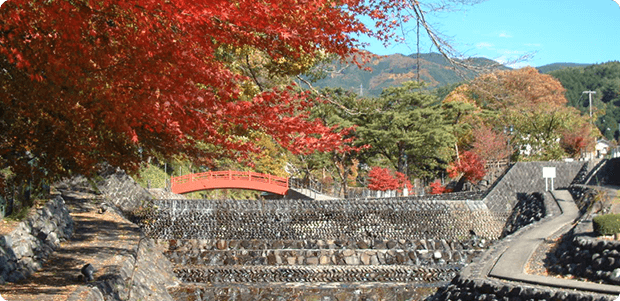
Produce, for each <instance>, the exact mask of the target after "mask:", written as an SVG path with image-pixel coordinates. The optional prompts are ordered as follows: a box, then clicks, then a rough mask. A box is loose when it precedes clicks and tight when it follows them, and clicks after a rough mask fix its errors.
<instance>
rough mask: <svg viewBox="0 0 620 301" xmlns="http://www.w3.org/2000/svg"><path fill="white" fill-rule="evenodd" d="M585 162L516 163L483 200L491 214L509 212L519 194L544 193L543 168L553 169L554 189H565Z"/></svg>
mask: <svg viewBox="0 0 620 301" xmlns="http://www.w3.org/2000/svg"><path fill="white" fill-rule="evenodd" d="M585 164H587V163H585V162H518V163H516V164H515V165H514V166H513V167H512V168H510V170H509V171H508V172H507V173H506V174H505V175H504V177H502V178H501V179H500V181H499V182H497V184H496V185H495V186H494V187H493V188H492V190H491V191H490V192H489V193H488V194H487V195H486V197H485V198H484V201H485V203H486V204H487V206H488V208H489V210H490V211H492V212H511V211H512V208H514V206H515V205H516V204H517V202H518V201H519V199H518V197H517V196H518V195H519V194H530V193H533V192H543V191H545V180H544V179H543V178H542V168H543V167H555V168H556V178H555V179H554V187H555V189H566V188H568V187H569V186H570V185H571V184H572V183H573V181H574V180H575V179H576V177H577V175H579V174H580V172H581V171H582V170H583V168H584V165H585Z"/></svg>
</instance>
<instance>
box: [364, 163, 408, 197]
mask: <svg viewBox="0 0 620 301" xmlns="http://www.w3.org/2000/svg"><path fill="white" fill-rule="evenodd" d="M405 186H406V187H407V189H408V190H411V188H412V187H413V185H411V182H410V181H409V179H408V178H407V176H406V175H405V174H403V173H401V172H395V173H393V172H392V171H390V169H388V168H382V167H378V166H374V167H373V168H372V169H371V170H370V172H369V173H368V189H371V190H379V191H387V190H397V191H399V192H402V191H403V188H404V187H405Z"/></svg>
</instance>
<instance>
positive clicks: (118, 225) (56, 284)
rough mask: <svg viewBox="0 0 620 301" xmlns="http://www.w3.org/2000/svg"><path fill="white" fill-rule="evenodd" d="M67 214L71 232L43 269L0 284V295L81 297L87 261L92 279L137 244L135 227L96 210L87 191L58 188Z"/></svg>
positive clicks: (36, 299)
mask: <svg viewBox="0 0 620 301" xmlns="http://www.w3.org/2000/svg"><path fill="white" fill-rule="evenodd" d="M62 195H63V199H64V200H65V202H66V203H67V206H68V207H69V210H70V211H71V216H72V217H73V219H74V222H75V232H74V234H73V236H72V237H71V239H70V240H68V241H65V242H63V243H61V248H60V249H59V250H57V251H56V252H54V253H53V254H52V255H51V256H50V258H49V259H48V260H47V261H46V262H45V263H44V264H43V269H42V270H41V271H38V272H37V273H35V274H33V275H32V276H30V277H29V278H28V279H26V280H24V281H21V282H19V283H6V284H5V285H1V286H0V295H1V296H2V297H3V298H4V299H6V300H9V301H12V300H32V301H47V300H71V301H74V300H76V301H77V300H83V299H84V298H85V297H86V296H87V295H88V294H89V290H88V286H89V285H93V284H92V283H91V284H86V283H84V282H83V281H78V279H77V277H78V275H80V269H81V268H82V266H84V265H85V264H87V263H90V264H92V265H93V266H94V267H95V269H96V270H97V271H96V273H95V279H96V280H97V279H102V278H105V277H106V275H108V274H113V273H115V272H116V271H118V269H120V266H121V258H122V257H121V256H117V255H120V254H127V252H131V251H132V250H130V249H128V248H127V246H137V245H138V239H139V229H138V227H137V226H135V225H134V224H131V223H129V222H127V221H126V220H124V219H123V218H121V217H120V216H119V215H118V214H116V213H114V212H113V211H111V210H109V211H106V212H104V213H99V212H98V211H99V208H98V204H99V203H100V202H101V200H100V199H99V197H98V196H97V195H95V194H93V193H91V192H79V191H62Z"/></svg>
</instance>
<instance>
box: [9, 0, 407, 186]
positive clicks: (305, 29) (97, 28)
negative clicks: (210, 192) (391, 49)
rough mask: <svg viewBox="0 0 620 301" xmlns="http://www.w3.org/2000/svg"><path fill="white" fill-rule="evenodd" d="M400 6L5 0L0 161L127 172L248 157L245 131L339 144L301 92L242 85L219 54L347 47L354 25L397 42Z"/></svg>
mask: <svg viewBox="0 0 620 301" xmlns="http://www.w3.org/2000/svg"><path fill="white" fill-rule="evenodd" d="M402 5H405V1H382V0H375V1H361V0H344V1H337V2H334V1H330V0H302V1H297V0H266V1H253V0H252V1H250V0H237V1H229V0H196V1H160V0H149V1H147V0H106V1H88V0H72V1H68V0H54V1H37V0H9V1H7V2H6V3H4V4H3V5H2V8H1V9H0V90H1V91H2V92H1V93H0V155H1V159H0V168H5V167H11V168H12V169H13V171H14V173H15V174H17V175H21V174H24V175H28V174H31V172H33V171H34V172H36V171H42V172H44V173H46V174H48V175H55V176H64V175H69V174H71V173H85V174H89V173H90V172H92V171H94V168H95V166H96V163H99V162H102V161H107V162H108V163H110V164H112V165H115V166H118V167H121V168H125V169H135V168H137V166H138V164H139V162H140V161H141V160H142V158H143V157H146V156H148V155H153V154H157V155H163V156H165V157H170V156H172V155H174V154H184V155H186V156H187V157H189V158H191V159H194V160H198V159H202V160H203V161H206V162H203V163H208V160H209V158H213V157H215V156H229V157H238V158H243V157H244V154H247V153H250V152H257V151H258V150H259V148H258V147H257V146H256V145H255V144H254V143H253V141H251V139H248V137H249V135H246V133H249V132H252V131H260V132H264V133H266V134H267V135H270V136H271V137H272V138H273V139H274V140H275V141H276V142H278V143H279V144H281V145H283V146H284V147H286V148H288V149H290V150H292V151H294V152H309V151H314V150H319V151H328V150H332V149H335V148H337V147H338V146H339V145H341V143H342V141H343V139H342V137H343V135H346V133H347V132H348V130H347V129H344V130H342V131H338V130H335V128H330V127H327V126H325V125H324V124H323V123H322V122H320V121H317V120H311V119H309V118H308V113H307V112H308V108H309V107H310V106H311V105H312V103H313V102H314V100H313V99H310V98H309V97H308V95H307V94H305V93H298V92H296V90H295V89H294V88H292V87H289V88H282V89H272V90H266V91H261V92H260V93H257V94H255V95H247V94H244V91H243V89H242V84H243V83H244V82H248V81H249V80H250V79H249V78H247V77H246V76H244V75H241V74H240V73H238V72H235V71H234V70H233V69H232V68H230V66H229V65H227V63H226V60H225V59H223V57H224V56H226V52H227V51H228V50H230V49H240V48H252V49H256V50H258V51H261V52H262V53H264V54H265V55H266V56H268V57H269V58H271V59H272V60H273V61H293V62H294V61H296V60H299V59H301V58H302V56H306V57H307V56H309V57H314V56H317V55H319V53H321V54H325V53H327V54H335V55H337V56H339V57H341V58H343V59H344V58H348V57H350V56H355V55H358V54H359V53H360V52H359V51H358V50H357V49H356V46H358V45H359V42H358V40H356V39H355V38H353V37H352V36H353V34H368V35H371V36H375V37H378V38H379V39H381V40H382V41H385V40H387V39H389V38H391V37H392V36H393V31H391V27H392V26H393V25H394V24H395V23H394V22H391V21H390V20H391V18H392V15H393V14H391V13H390V12H393V11H398V10H399V8H400V7H402ZM360 16H369V17H370V18H372V19H373V20H375V21H377V26H378V30H376V31H375V32H371V31H370V30H369V29H368V28H367V27H366V26H364V24H362V22H361V21H360V19H359V17H360ZM33 166H37V167H38V168H36V169H33V168H32V167H33Z"/></svg>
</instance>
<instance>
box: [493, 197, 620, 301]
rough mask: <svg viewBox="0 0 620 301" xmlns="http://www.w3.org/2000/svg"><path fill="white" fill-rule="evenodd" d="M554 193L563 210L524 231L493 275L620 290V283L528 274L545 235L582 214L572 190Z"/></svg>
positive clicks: (607, 291)
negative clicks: (618, 284) (610, 283)
mask: <svg viewBox="0 0 620 301" xmlns="http://www.w3.org/2000/svg"><path fill="white" fill-rule="evenodd" d="M552 194H553V196H554V198H555V199H556V201H557V203H558V205H559V206H560V209H561V210H562V214H561V215H559V216H557V217H555V218H553V219H550V220H547V221H544V222H542V223H541V224H539V225H535V226H533V227H530V229H529V230H527V231H526V232H525V233H523V234H522V235H520V236H519V238H518V239H516V240H515V241H514V242H513V243H512V244H510V246H509V247H508V248H507V249H506V251H504V253H502V255H501V256H500V257H499V258H498V260H497V262H496V263H495V265H494V266H493V268H492V269H491V271H490V273H489V276H492V277H496V278H501V279H506V280H512V281H520V282H527V283H532V284H540V285H545V286H552V287H562V288H573V289H578V290H585V291H592V292H598V293H604V294H616V295H617V294H620V286H615V285H607V284H597V283H590V282H583V281H577V280H569V279H561V278H556V277H545V276H539V275H529V274H525V272H524V270H525V265H526V264H527V262H528V260H529V259H530V257H532V254H534V251H535V250H536V248H538V246H539V245H540V244H541V243H542V242H543V241H544V239H545V238H547V237H551V236H554V234H556V232H558V231H560V230H561V229H562V228H564V227H565V226H566V225H568V224H570V223H573V222H574V221H575V220H576V219H577V218H578V217H579V209H577V206H576V205H575V202H574V200H573V198H572V196H571V194H570V193H569V192H568V191H567V190H556V191H553V192H552Z"/></svg>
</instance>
